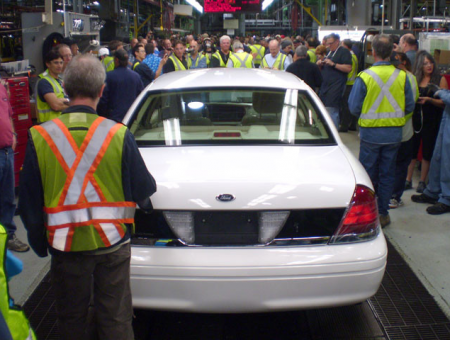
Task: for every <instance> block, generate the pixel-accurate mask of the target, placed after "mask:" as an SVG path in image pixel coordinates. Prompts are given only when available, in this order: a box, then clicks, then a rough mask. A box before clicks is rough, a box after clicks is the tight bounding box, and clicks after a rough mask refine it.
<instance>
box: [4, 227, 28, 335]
mask: <svg viewBox="0 0 450 340" xmlns="http://www.w3.org/2000/svg"><path fill="white" fill-rule="evenodd" d="M7 239H8V234H7V232H6V229H5V228H4V227H3V226H2V225H1V224H0V254H1V256H0V339H2V340H9V339H11V340H19V339H20V340H35V339H36V336H35V335H34V332H33V330H32V329H31V327H30V323H29V322H28V320H27V318H26V316H25V314H24V313H23V311H22V310H21V308H20V307H19V306H16V305H14V301H13V300H12V299H11V298H10V296H9V294H8V291H9V290H8V280H9V279H10V278H11V275H13V273H10V269H11V267H10V263H9V261H10V260H11V257H10V255H9V254H7V252H6V242H7ZM20 264H21V263H20ZM5 268H8V273H6V271H5ZM12 268H14V267H12ZM20 271H21V269H20V270H19V271H17V272H16V274H17V273H20ZM7 275H8V276H7ZM11 303H12V305H11Z"/></svg>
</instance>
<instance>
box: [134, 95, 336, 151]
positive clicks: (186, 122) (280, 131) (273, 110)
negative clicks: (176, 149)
mask: <svg viewBox="0 0 450 340" xmlns="http://www.w3.org/2000/svg"><path fill="white" fill-rule="evenodd" d="M128 126H129V128H130V130H131V132H132V133H133V134H134V136H135V138H136V141H137V142H138V144H139V145H149V146H151V145H166V146H179V145H186V144H189V145H192V144H197V145H198V144H200V145H207V144H211V145H218V144H224V145H229V144H234V145H236V144H238V145H239V144H242V145H245V144H283V145H286V144H294V145H298V144H302V145H304V144H331V143H334V139H333V137H332V135H331V133H330V131H329V129H328V127H327V124H326V122H325V120H324V119H323V116H322V114H321V113H320V111H319V109H318V108H317V107H316V105H315V104H314V101H313V100H312V99H311V98H310V97H309V94H308V93H307V92H304V91H298V90H296V89H285V90H284V89H283V90H279V89H277V90H270V89H258V88H236V89H230V88H224V89H218V88H214V89H211V88H208V89H196V90H189V91H165V92H164V91H160V92H150V93H149V94H148V96H147V97H146V98H144V99H143V100H142V101H141V103H140V105H139V106H138V107H137V109H136V112H135V113H134V115H133V117H132V118H131V120H130V122H129V124H128Z"/></svg>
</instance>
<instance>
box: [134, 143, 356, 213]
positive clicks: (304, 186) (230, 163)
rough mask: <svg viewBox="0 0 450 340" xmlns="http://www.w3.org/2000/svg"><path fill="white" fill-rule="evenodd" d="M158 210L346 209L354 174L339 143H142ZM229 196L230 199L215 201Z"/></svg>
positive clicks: (143, 154) (351, 192) (153, 201)
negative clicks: (170, 144) (144, 144)
mask: <svg viewBox="0 0 450 340" xmlns="http://www.w3.org/2000/svg"><path fill="white" fill-rule="evenodd" d="M140 151H141V154H142V156H143V158H144V160H145V162H146V164H147V168H148V169H149V171H150V173H151V174H152V175H153V177H154V178H155V180H156V182H157V192H156V193H155V194H154V195H153V196H152V197H151V199H152V203H153V207H154V208H155V209H158V210H242V209H245V210H288V209H308V208H312V209H313V208H335V207H346V206H347V205H348V204H349V202H350V200H351V197H352V194H353V192H354V190H355V184H356V183H355V176H354V174H353V171H352V168H351V166H350V164H349V162H348V160H347V158H346V156H345V155H344V153H343V152H342V150H341V149H340V147H339V146H326V147H324V146H301V147H300V146H199V147H191V146H182V147H148V148H145V147H142V148H141V149H140ZM220 194H230V195H233V196H234V197H235V200H233V201H231V202H221V201H219V200H217V199H216V197H217V196H218V195H220Z"/></svg>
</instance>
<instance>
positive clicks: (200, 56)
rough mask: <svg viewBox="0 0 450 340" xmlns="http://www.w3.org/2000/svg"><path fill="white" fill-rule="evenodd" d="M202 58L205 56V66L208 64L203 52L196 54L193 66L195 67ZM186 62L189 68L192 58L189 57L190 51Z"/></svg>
mask: <svg viewBox="0 0 450 340" xmlns="http://www.w3.org/2000/svg"><path fill="white" fill-rule="evenodd" d="M204 58H206V66H208V58H207V57H206V56H205V55H204V54H198V55H197V59H196V60H195V64H194V67H195V68H197V67H198V63H199V62H200V60H203V59H204ZM187 63H188V68H189V69H190V68H191V67H192V59H191V54H190V53H189V54H188V58H187Z"/></svg>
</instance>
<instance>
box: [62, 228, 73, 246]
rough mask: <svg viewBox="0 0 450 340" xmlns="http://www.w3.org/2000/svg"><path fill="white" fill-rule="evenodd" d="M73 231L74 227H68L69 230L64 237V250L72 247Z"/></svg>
mask: <svg viewBox="0 0 450 340" xmlns="http://www.w3.org/2000/svg"><path fill="white" fill-rule="evenodd" d="M74 233H75V228H73V227H69V232H68V234H67V237H66V245H65V247H64V251H70V247H72V240H73V234H74Z"/></svg>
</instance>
